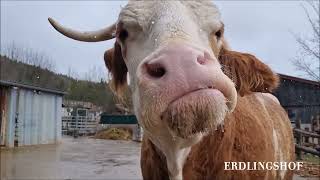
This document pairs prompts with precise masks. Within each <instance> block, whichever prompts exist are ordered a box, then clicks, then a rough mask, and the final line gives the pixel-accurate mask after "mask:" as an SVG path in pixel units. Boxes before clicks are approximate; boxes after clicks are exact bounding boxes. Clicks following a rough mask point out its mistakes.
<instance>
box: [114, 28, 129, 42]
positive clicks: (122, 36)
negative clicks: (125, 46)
mask: <svg viewBox="0 0 320 180" xmlns="http://www.w3.org/2000/svg"><path fill="white" fill-rule="evenodd" d="M128 36H129V33H128V31H127V30H126V29H121V30H120V31H119V33H118V37H117V38H119V40H120V41H121V42H122V43H124V41H125V40H126V39H127V38H128Z"/></svg>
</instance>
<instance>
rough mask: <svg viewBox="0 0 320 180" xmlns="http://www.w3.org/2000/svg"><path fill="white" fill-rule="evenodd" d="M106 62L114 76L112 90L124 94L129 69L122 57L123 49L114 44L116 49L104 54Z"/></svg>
mask: <svg viewBox="0 0 320 180" xmlns="http://www.w3.org/2000/svg"><path fill="white" fill-rule="evenodd" d="M104 62H105V65H106V66H107V68H108V70H109V72H110V73H111V75H112V79H111V88H112V89H113V90H114V91H115V92H116V94H118V95H120V96H121V94H123V88H124V87H125V86H126V84H127V73H128V69H127V66H126V64H125V62H124V59H123V57H122V52H121V47H120V45H119V44H118V43H115V44H114V48H112V49H109V50H107V51H106V52H105V53H104Z"/></svg>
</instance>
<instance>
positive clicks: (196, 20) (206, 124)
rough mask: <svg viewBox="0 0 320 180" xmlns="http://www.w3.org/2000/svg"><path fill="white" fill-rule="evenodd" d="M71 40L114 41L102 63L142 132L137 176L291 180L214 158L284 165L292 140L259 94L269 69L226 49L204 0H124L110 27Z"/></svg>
mask: <svg viewBox="0 0 320 180" xmlns="http://www.w3.org/2000/svg"><path fill="white" fill-rule="evenodd" d="M49 21H50V23H51V24H52V25H53V26H54V27H55V29H57V30H58V31H59V32H61V33H62V34H64V35H66V36H68V37H70V38H72V39H75V40H80V41H87V42H96V41H103V40H109V39H112V38H113V37H115V38H116V42H115V46H114V48H113V49H111V50H108V51H106V53H105V62H106V65H107V67H108V69H109V71H110V72H111V74H112V76H113V79H112V82H111V84H112V85H113V88H114V90H115V92H116V93H117V94H118V95H121V92H123V91H124V89H125V88H127V77H128V76H127V74H129V75H130V76H129V77H130V85H129V88H130V90H131V92H132V100H133V104H134V113H135V115H136V116H137V118H138V120H139V123H140V124H141V126H142V127H143V128H144V132H145V134H144V138H143V142H142V150H141V168H142V175H143V178H144V179H159V180H160V179H195V180H198V179H218V180H220V179H291V178H292V172H291V171H285V170H281V171H280V170H277V171H276V170H253V171H227V170H224V168H225V164H224V162H279V161H283V162H289V161H293V160H294V146H293V135H292V131H291V127H290V122H289V119H288V117H287V115H286V112H285V111H284V110H283V108H282V107H281V106H280V104H279V102H278V101H277V99H276V98H275V97H274V96H272V95H271V94H268V92H271V91H272V90H273V89H274V88H276V87H277V85H278V77H277V75H276V74H274V73H273V72H272V71H271V69H270V68H269V67H268V66H267V65H265V64H263V63H262V62H261V61H259V60H258V59H257V58H256V57H254V56H253V55H250V54H245V53H240V52H236V51H231V50H230V49H229V48H228V46H227V45H226V42H225V38H224V24H223V23H222V21H221V18H220V13H219V11H218V9H217V7H216V6H215V5H213V4H212V2H211V1H172V0H170V1H150V0H148V1H129V3H128V4H127V5H126V6H125V7H124V8H122V9H121V12H120V14H119V18H118V21H117V22H116V23H115V24H113V25H111V26H110V27H107V28H105V29H102V30H99V31H93V32H79V31H75V30H72V29H68V28H65V27H62V26H61V25H59V24H58V23H56V22H55V21H54V20H52V19H51V18H49Z"/></svg>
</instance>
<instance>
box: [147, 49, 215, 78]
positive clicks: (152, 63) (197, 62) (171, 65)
mask: <svg viewBox="0 0 320 180" xmlns="http://www.w3.org/2000/svg"><path fill="white" fill-rule="evenodd" d="M212 64H215V63H214V59H213V58H212V57H211V55H210V54H209V53H208V52H206V51H201V50H198V49H194V48H192V47H188V46H175V47H167V48H165V49H163V50H160V51H159V52H158V53H157V55H156V56H154V57H152V58H149V59H148V60H146V61H145V63H144V64H143V66H142V69H143V72H144V73H143V75H144V76H147V78H149V79H154V80H157V79H163V78H166V79H175V78H179V77H181V76H184V77H186V76H192V75H195V73H197V74H198V75H199V74H201V73H202V72H205V71H207V70H206V69H207V68H209V67H210V66H212Z"/></svg>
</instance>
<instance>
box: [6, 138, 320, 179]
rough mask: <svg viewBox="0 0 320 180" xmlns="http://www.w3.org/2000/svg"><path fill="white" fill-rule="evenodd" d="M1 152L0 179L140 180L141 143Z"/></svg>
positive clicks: (80, 143)
mask: <svg viewBox="0 0 320 180" xmlns="http://www.w3.org/2000/svg"><path fill="white" fill-rule="evenodd" d="M0 153H1V155H0V159H1V162H0V163H1V164H0V169H1V171H0V174H1V176H0V179H1V180H6V179H15V180H18V179H21V180H22V179H23V180H25V179H90V180H91V179H113V180H116V179H119V180H120V179H142V177H141V172H140V143H137V142H132V141H114V140H100V139H91V138H78V139H73V138H63V141H62V143H61V144H59V145H41V146H32V147H21V148H15V149H11V150H4V149H1V151H0ZM314 179H317V177H315V178H306V177H305V178H302V177H298V176H297V175H295V177H294V180H314Z"/></svg>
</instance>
